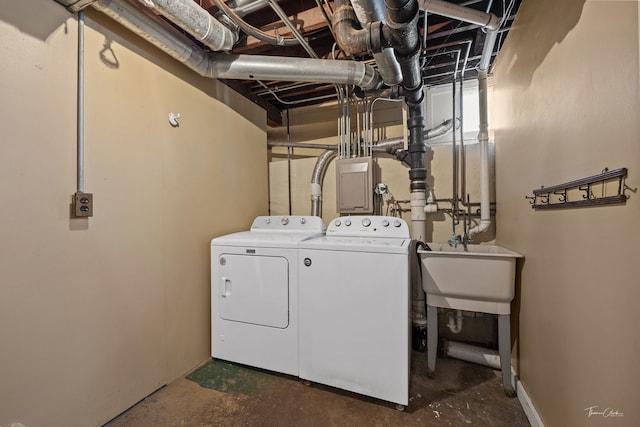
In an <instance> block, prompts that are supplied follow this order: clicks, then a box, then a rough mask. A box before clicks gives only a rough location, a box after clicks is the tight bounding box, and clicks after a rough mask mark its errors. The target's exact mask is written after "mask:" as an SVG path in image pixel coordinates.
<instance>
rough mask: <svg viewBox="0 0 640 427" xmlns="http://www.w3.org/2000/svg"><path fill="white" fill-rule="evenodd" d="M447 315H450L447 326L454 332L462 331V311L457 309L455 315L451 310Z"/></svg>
mask: <svg viewBox="0 0 640 427" xmlns="http://www.w3.org/2000/svg"><path fill="white" fill-rule="evenodd" d="M447 316H448V317H449V321H448V322H447V328H449V330H450V331H451V332H453V333H454V334H459V333H460V332H462V319H463V316H462V311H461V310H456V314H455V316H454V314H453V312H452V311H450V312H449V313H447Z"/></svg>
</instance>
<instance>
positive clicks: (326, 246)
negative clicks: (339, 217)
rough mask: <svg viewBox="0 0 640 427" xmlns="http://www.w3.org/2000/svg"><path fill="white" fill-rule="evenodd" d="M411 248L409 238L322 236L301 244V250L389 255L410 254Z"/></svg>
mask: <svg viewBox="0 0 640 427" xmlns="http://www.w3.org/2000/svg"><path fill="white" fill-rule="evenodd" d="M410 246H411V239H409V238H406V239H405V238H401V239H397V238H391V237H380V238H376V237H349V236H321V237H317V238H315V239H310V240H307V241H304V242H301V243H300V249H315V250H323V251H346V252H377V253H388V254H408V253H409V247H410Z"/></svg>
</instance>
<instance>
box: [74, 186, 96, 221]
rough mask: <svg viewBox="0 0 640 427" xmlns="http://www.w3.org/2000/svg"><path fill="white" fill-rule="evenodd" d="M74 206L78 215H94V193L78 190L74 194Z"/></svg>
mask: <svg viewBox="0 0 640 427" xmlns="http://www.w3.org/2000/svg"><path fill="white" fill-rule="evenodd" d="M73 208H74V209H73V211H74V214H75V216H76V217H89V216H93V194H92V193H82V192H80V191H78V192H77V193H76V194H74V195H73Z"/></svg>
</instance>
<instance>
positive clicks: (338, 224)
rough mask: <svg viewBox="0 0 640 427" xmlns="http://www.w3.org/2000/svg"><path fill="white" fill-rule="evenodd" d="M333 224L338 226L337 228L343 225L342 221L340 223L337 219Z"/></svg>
mask: <svg viewBox="0 0 640 427" xmlns="http://www.w3.org/2000/svg"><path fill="white" fill-rule="evenodd" d="M333 223H334V224H335V225H336V227H340V225H341V224H342V221H340V220H339V219H336V220H335V221H333Z"/></svg>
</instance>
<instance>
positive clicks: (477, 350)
mask: <svg viewBox="0 0 640 427" xmlns="http://www.w3.org/2000/svg"><path fill="white" fill-rule="evenodd" d="M444 353H445V355H446V356H447V357H453V358H454V359H460V360H464V361H467V362H471V363H477V364H478V365H484V366H488V367H490V368H493V369H500V355H499V354H498V352H497V351H495V350H491V349H488V348H483V347H477V346H475V345H469V344H463V343H459V342H455V341H446V342H445V344H444Z"/></svg>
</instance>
